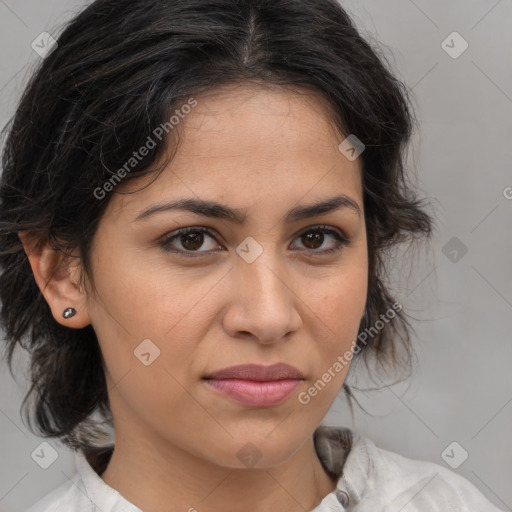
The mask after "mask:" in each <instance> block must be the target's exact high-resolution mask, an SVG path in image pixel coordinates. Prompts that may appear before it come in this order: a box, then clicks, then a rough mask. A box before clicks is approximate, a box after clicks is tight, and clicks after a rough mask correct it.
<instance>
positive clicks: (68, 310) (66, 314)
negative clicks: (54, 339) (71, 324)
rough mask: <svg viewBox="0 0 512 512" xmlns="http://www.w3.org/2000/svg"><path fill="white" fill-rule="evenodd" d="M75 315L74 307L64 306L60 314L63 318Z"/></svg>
mask: <svg viewBox="0 0 512 512" xmlns="http://www.w3.org/2000/svg"><path fill="white" fill-rule="evenodd" d="M75 315H76V309H75V308H66V309H65V310H64V311H63V313H62V316H63V317H64V318H65V319H68V318H71V317H72V316H75Z"/></svg>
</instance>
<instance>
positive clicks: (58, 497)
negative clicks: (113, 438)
mask: <svg viewBox="0 0 512 512" xmlns="http://www.w3.org/2000/svg"><path fill="white" fill-rule="evenodd" d="M103 452H105V454H106V455H107V456H108V455H109V453H110V452H111V449H110V448H109V449H106V450H105V449H101V453H100V452H99V451H98V452H97V453H95V454H93V455H94V456H92V457H89V456H87V457H88V458H87V457H86V456H85V455H84V454H82V453H79V452H77V453H75V468H76V471H75V473H74V474H73V475H72V476H71V477H70V478H69V480H68V481H67V482H64V483H63V484H62V485H60V486H59V487H57V488H55V489H54V490H52V491H51V492H49V493H48V494H47V495H46V496H44V497H43V498H42V499H40V500H39V501H37V502H36V503H35V504H34V505H32V506H31V507H30V508H28V509H27V510H25V512H98V511H100V510H101V512H141V510H140V509H139V508H137V507H136V506H135V505H133V504H131V503H130V502H128V501H127V500H126V499H125V498H124V497H123V496H122V495H121V494H120V493H119V492H118V491H116V490H115V489H113V488H111V487H109V486H108V485H107V484H106V483H105V482H104V481H103V480H102V479H101V478H100V476H99V475H98V474H97V473H96V470H97V469H98V468H101V467H102V465H104V462H105V460H106V459H105V457H103V459H102V458H101V457H98V455H101V454H102V453H103ZM107 458H108V457H107ZM89 461H91V462H92V463H93V466H94V468H95V469H93V466H91V465H90V462H89Z"/></svg>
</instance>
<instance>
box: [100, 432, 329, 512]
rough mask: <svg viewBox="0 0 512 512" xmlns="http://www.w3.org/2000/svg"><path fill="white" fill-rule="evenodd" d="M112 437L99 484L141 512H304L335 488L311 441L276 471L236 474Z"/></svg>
mask: <svg viewBox="0 0 512 512" xmlns="http://www.w3.org/2000/svg"><path fill="white" fill-rule="evenodd" d="M117 437H118V436H116V445H115V450H114V453H113V454H112V458H111V460H110V463H109V464H108V467H107V469H106V470H105V471H104V472H103V473H102V474H101V478H102V479H103V481H104V482H105V483H106V484H107V485H109V486H110V487H112V488H114V489H116V490H117V491H119V492H120V493H121V495H122V496H124V497H125V498H126V499H127V500H128V501H130V502H131V503H133V504H134V505H136V506H137V507H139V508H140V509H141V510H144V512H178V511H180V512H181V511H190V512H194V510H197V511H200V512H214V511H218V510H223V511H225V512H235V511H237V512H238V511H239V510H250V511H251V512H260V511H262V512H263V511H265V512H266V511H268V510H282V511H286V512H304V511H305V510H312V509H313V508H315V507H316V506H317V505H318V504H319V503H320V501H321V500H322V499H323V498H324V497H325V496H326V495H327V494H329V493H330V492H332V491H333V490H334V489H335V487H336V483H337V481H336V479H335V478H332V477H331V476H330V475H329V474H328V473H327V472H326V470H325V469H324V467H323V466H322V464H321V462H320V460H319V459H318V457H317V454H316V450H315V446H314V442H313V439H312V438H310V439H308V440H307V441H306V442H305V443H304V444H303V445H302V446H301V448H300V449H299V450H298V451H297V452H296V453H294V454H293V456H292V457H290V458H289V459H288V460H287V461H286V462H285V463H283V464H282V465H280V466H278V467H272V468H268V469H249V468H244V469H239V468H226V467H220V466H216V465H214V464H212V463H210V462H208V461H205V459H203V458H198V457H196V456H195V455H193V454H191V453H188V452H185V451H183V450H182V449H180V448H179V447H176V446H169V445H167V446H166V449H165V455H164V453H163V452H162V451H161V450H156V449H155V445H153V444H152V443H149V442H134V440H131V441H130V440H129V439H126V438H123V437H122V436H119V438H117ZM123 439H126V442H123Z"/></svg>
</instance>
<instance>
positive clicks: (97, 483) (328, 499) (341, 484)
mask: <svg viewBox="0 0 512 512" xmlns="http://www.w3.org/2000/svg"><path fill="white" fill-rule="evenodd" d="M313 439H314V445H315V449H316V452H317V455H318V458H319V460H320V462H321V463H322V466H323V467H324V468H325V470H326V471H327V472H328V473H329V474H330V475H331V476H332V477H334V478H337V479H338V481H337V485H336V489H335V490H333V491H332V492H331V493H329V494H328V495H327V496H325V497H324V498H323V500H322V501H321V502H320V504H319V505H318V506H317V507H316V508H315V509H314V510H312V511H311V512H344V511H346V510H348V507H349V506H350V508H352V507H353V506H355V505H356V504H358V503H359V502H360V501H361V499H362V496H363V493H364V488H365V485H366V482H367V479H368V475H369V474H370V472H371V469H372V468H371V458H370V456H369V453H368V447H367V443H366V442H365V439H364V438H362V437H361V436H359V434H357V433H356V432H354V431H353V430H350V429H348V428H345V427H328V426H323V425H322V426H320V427H318V428H317V429H316V430H315V432H314V436H313ZM112 450H113V446H108V447H105V448H103V449H101V450H98V452H97V454H96V458H95V461H103V463H104V462H105V458H106V459H108V458H109V456H110V455H111V453H112ZM89 459H91V462H92V458H91V457H90V456H89ZM100 464H101V462H100ZM75 465H76V469H77V472H78V473H79V475H80V476H81V479H82V482H83V487H84V490H83V491H82V492H84V493H85V494H86V496H87V497H88V498H89V499H90V500H91V501H92V502H93V503H94V505H95V506H96V507H97V508H98V509H99V510H103V511H104V512H107V511H108V512H117V511H120V512H121V511H122V512H142V511H141V510H140V509H139V508H138V507H136V506H135V505H133V504H132V503H130V502H128V501H127V500H126V499H125V498H124V497H123V496H122V495H121V494H120V493H119V492H118V491H116V490H115V489H113V488H112V487H110V486H109V485H107V484H106V483H105V482H104V481H103V480H102V479H101V477H100V476H99V475H98V474H97V473H96V471H95V470H94V469H93V467H92V466H91V463H90V462H89V460H88V458H86V456H85V455H84V454H83V453H82V452H75ZM93 465H94V466H95V467H96V465H95V464H94V463H93Z"/></svg>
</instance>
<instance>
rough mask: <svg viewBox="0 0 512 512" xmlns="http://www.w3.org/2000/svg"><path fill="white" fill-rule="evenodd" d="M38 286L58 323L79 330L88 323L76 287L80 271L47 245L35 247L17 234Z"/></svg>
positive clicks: (84, 301) (84, 297)
mask: <svg viewBox="0 0 512 512" xmlns="http://www.w3.org/2000/svg"><path fill="white" fill-rule="evenodd" d="M19 236H20V239H21V241H22V243H23V248H24V249H25V253H26V254H27V257H28V260H29V262H30V267H31V268H32V272H33V274H34V279H35V281H36V283H37V286H38V287H39V289H40V290H41V293H42V294H43V296H44V298H45V300H46V302H47V303H48V305H49V306H50V309H51V311H52V315H53V317H54V318H55V320H56V321H57V322H59V323H60V324H61V325H65V326H66V327H71V328H74V329H81V328H83V327H86V326H87V325H89V324H90V323H91V321H90V318H89V313H88V309H87V294H86V292H85V290H84V289H83V287H82V286H80V284H79V278H80V275H79V268H78V266H76V265H74V266H71V265H70V262H69V261H66V258H64V257H63V255H62V253H60V252H57V251H56V250H55V249H53V248H52V247H51V246H50V245H49V244H46V245H44V246H38V245H37V244H35V243H34V242H33V241H31V240H30V239H29V238H28V236H27V235H26V233H25V232H20V233H19Z"/></svg>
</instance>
